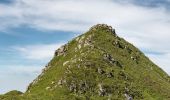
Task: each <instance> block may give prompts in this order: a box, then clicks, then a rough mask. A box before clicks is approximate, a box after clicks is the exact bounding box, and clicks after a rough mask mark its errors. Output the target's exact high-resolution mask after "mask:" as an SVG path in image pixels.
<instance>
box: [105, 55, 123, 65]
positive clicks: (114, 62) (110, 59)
mask: <svg viewBox="0 0 170 100" xmlns="http://www.w3.org/2000/svg"><path fill="white" fill-rule="evenodd" d="M103 59H104V60H107V61H109V62H110V63H111V64H114V65H116V66H118V67H121V68H122V65H121V64H120V63H119V61H116V60H115V59H114V58H112V56H111V55H110V54H104V58H103Z"/></svg>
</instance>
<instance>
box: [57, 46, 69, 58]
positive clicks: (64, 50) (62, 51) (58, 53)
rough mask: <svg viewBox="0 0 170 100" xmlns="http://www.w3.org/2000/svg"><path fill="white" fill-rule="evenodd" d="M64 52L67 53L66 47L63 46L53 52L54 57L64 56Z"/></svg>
mask: <svg viewBox="0 0 170 100" xmlns="http://www.w3.org/2000/svg"><path fill="white" fill-rule="evenodd" d="M66 51H67V45H63V46H61V47H60V48H59V49H58V50H56V51H55V56H61V55H64V54H65V53H66Z"/></svg>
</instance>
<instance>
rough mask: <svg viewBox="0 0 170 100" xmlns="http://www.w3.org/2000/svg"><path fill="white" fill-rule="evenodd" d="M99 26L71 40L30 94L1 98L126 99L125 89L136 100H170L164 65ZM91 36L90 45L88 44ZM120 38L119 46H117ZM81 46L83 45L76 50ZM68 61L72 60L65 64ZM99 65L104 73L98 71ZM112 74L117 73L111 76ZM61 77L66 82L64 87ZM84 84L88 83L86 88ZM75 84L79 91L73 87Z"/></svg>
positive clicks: (59, 99)
mask: <svg viewBox="0 0 170 100" xmlns="http://www.w3.org/2000/svg"><path fill="white" fill-rule="evenodd" d="M96 28H97V29H96V30H95V29H91V30H89V31H88V32H86V33H85V34H82V35H81V36H79V38H80V39H77V40H76V39H73V40H72V41H70V42H69V43H68V44H67V48H68V50H67V51H66V53H65V55H61V56H54V58H53V59H52V60H51V61H50V62H49V65H50V66H51V67H50V68H49V69H48V70H46V71H45V72H43V73H44V74H43V75H42V76H39V77H38V79H39V80H38V82H37V83H36V84H34V85H31V86H30V88H29V90H27V92H26V93H24V94H22V95H21V94H17V93H9V94H8V95H2V96H0V100H108V98H110V100H124V99H125V96H124V94H125V92H127V93H128V95H131V96H132V97H133V99H134V100H169V99H170V95H169V93H170V81H169V80H170V78H169V76H168V75H167V74H166V73H165V72H164V71H163V70H162V69H161V68H159V67H158V66H157V65H155V64H154V63H153V62H152V61H150V60H149V58H147V57H146V56H145V55H144V54H143V53H142V52H141V51H140V50H139V49H137V48H136V47H135V46H133V45H132V44H130V43H128V42H127V41H125V40H124V39H123V38H120V37H117V36H116V35H115V34H113V32H111V31H110V30H109V29H108V27H106V26H100V27H99V26H98V25H97V26H96ZM82 37H84V38H82ZM89 37H91V38H90V45H87V46H85V47H84V44H85V42H86V41H87V40H88V38H89ZM80 40H82V41H81V43H80ZM116 41H118V42H119V46H117V45H115V42H116ZM78 45H81V48H80V49H77V51H75V50H76V49H75V48H78ZM105 54H110V55H111V57H112V58H114V59H115V60H116V61H118V62H119V63H120V64H121V65H122V66H121V67H120V66H118V65H116V64H112V63H110V62H109V61H108V60H105V59H103V58H104V55H105ZM131 57H134V58H135V60H133V59H131ZM66 61H69V63H67V64H66V65H64V66H63V63H64V62H66ZM99 68H100V69H102V70H103V71H104V72H103V74H100V73H98V69H99ZM66 72H67V73H66ZM108 73H112V74H113V76H112V77H107V74H108ZM60 79H63V80H65V81H66V82H65V83H63V85H61V86H59V85H58V81H59V80H60ZM82 83H86V85H85V86H84V88H83V89H84V90H82V87H81V84H82ZM72 84H74V85H75V86H76V89H75V90H76V91H70V90H69V86H70V85H72ZM99 84H102V86H103V87H104V89H105V90H106V94H105V95H104V96H99V93H98V91H99V86H98V85H99ZM47 87H48V89H46V88H47ZM125 88H127V89H128V91H127V90H126V89H125Z"/></svg>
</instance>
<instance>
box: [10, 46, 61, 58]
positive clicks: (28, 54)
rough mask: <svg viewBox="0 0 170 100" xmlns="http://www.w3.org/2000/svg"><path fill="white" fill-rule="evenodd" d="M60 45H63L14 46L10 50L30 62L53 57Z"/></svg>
mask: <svg viewBox="0 0 170 100" xmlns="http://www.w3.org/2000/svg"><path fill="white" fill-rule="evenodd" d="M61 45H63V43H56V44H39V45H28V46H15V47H12V48H13V49H14V51H17V53H18V54H20V55H21V56H22V57H23V58H26V59H30V60H47V59H50V58H51V57H53V55H54V52H55V50H57V49H58V48H59V47H60V46H61Z"/></svg>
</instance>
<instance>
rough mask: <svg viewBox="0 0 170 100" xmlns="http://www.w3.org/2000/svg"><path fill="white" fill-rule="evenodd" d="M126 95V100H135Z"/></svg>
mask: <svg viewBox="0 0 170 100" xmlns="http://www.w3.org/2000/svg"><path fill="white" fill-rule="evenodd" d="M124 95H125V97H126V100H133V98H132V97H131V96H130V95H128V94H127V93H125V94H124Z"/></svg>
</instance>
